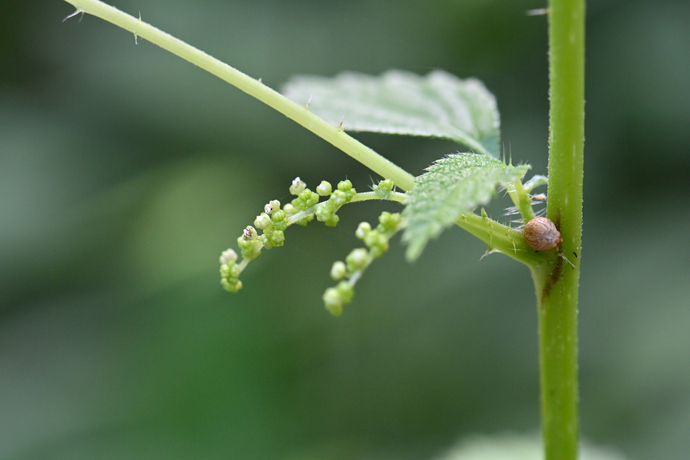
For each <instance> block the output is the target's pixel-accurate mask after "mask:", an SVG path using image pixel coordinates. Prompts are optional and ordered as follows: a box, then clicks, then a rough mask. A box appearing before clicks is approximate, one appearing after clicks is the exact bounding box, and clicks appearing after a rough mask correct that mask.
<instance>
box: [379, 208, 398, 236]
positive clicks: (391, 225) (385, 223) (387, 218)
mask: <svg viewBox="0 0 690 460" xmlns="http://www.w3.org/2000/svg"><path fill="white" fill-rule="evenodd" d="M401 222H402V216H401V215H400V213H397V212H396V213H393V214H391V213H390V212H386V211H384V212H382V213H381V215H380V216H379V223H380V224H381V226H382V227H383V229H384V232H387V231H390V230H397V229H398V227H399V226H400V223H401Z"/></svg>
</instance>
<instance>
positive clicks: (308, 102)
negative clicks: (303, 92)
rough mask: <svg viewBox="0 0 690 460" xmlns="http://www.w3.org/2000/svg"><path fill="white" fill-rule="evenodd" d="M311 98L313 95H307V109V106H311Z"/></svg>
mask: <svg viewBox="0 0 690 460" xmlns="http://www.w3.org/2000/svg"><path fill="white" fill-rule="evenodd" d="M312 96H313V94H310V95H309V100H308V101H307V109H308V108H309V104H311V98H312ZM341 125H342V122H341Z"/></svg>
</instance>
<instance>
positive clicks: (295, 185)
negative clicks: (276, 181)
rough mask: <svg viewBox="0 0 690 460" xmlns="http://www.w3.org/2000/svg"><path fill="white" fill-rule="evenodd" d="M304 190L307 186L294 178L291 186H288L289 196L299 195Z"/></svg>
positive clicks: (297, 178)
mask: <svg viewBox="0 0 690 460" xmlns="http://www.w3.org/2000/svg"><path fill="white" fill-rule="evenodd" d="M306 188H307V184H306V183H305V182H304V181H303V180H302V179H300V178H299V177H295V180H293V181H292V185H291V186H290V194H291V195H299V194H300V193H301V192H302V191H304V189H306Z"/></svg>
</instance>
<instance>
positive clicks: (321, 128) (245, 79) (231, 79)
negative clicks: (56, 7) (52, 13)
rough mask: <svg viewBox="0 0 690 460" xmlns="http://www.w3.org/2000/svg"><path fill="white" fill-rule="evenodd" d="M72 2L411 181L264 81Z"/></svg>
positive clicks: (112, 12)
mask: <svg viewBox="0 0 690 460" xmlns="http://www.w3.org/2000/svg"><path fill="white" fill-rule="evenodd" d="M65 1H66V2H67V3H70V4H71V5H73V6H74V7H75V8H76V9H77V11H79V12H84V13H87V14H91V15H93V16H96V17H99V18H101V19H103V20H105V21H108V22H110V23H112V24H114V25H116V26H118V27H121V28H123V29H125V30H128V31H130V32H131V33H133V34H134V35H135V36H136V37H140V38H143V39H145V40H147V41H149V42H151V43H153V44H156V45H158V46H160V47H161V48H163V49H165V50H167V51H170V52H171V53H173V54H176V55H177V56H179V57H181V58H182V59H185V60H187V61H189V62H191V63H192V64H194V65H196V66H199V67H201V68H202V69H204V70H206V71H207V72H210V73H212V74H213V75H215V76H217V77H218V78H221V79H222V80H225V81H226V82H228V83H230V84H231V85H233V86H236V87H237V88H239V89H241V90H242V91H244V92H245V93H247V94H249V95H250V96H252V97H255V98H256V99H258V100H260V101H261V102H263V103H265V104H266V105H268V106H270V107H272V108H274V109H275V110H277V111H278V112H280V113H282V114H283V115H285V116H286V117H288V118H290V119H292V120H294V121H295V122H297V123H299V124H300V125H302V126H304V127H305V128H307V129H308V130H309V131H311V132H313V133H314V134H316V135H317V136H319V137H321V138H323V139H324V140H325V141H327V142H329V143H331V144H333V145H334V146H335V147H337V148H339V149H340V150H342V151H343V152H345V153H347V154H348V155H350V156H351V157H352V158H354V159H355V160H357V161H359V162H360V163H362V164H363V165H365V166H367V167H368V168H369V169H371V170H372V171H374V172H376V173H377V174H380V175H381V176H382V177H385V178H386V179H390V180H392V181H393V182H394V183H395V185H396V186H397V187H399V188H401V189H403V190H409V189H410V188H411V187H412V185H413V176H412V175H411V174H410V173H408V172H407V171H405V170H404V169H402V168H400V167H399V166H396V165H395V164H393V163H392V162H390V161H389V160H387V159H385V158H384V157H382V156H381V155H379V154H378V153H376V152H374V151H373V150H372V149H370V148H369V147H367V146H365V145H363V144H361V143H360V142H359V141H357V140H356V139H354V138H353V137H350V136H349V135H347V134H346V133H345V132H344V131H343V130H342V129H341V128H340V127H338V126H333V125H330V124H328V123H327V122H326V121H324V120H322V119H321V118H319V117H317V116H316V115H314V114H313V113H311V112H310V111H309V109H308V108H307V107H306V103H307V101H304V103H305V105H304V106H301V105H299V104H296V103H294V102H292V101H290V100H289V99H287V98H286V97H285V96H283V95H282V94H280V93H278V92H277V91H275V90H273V89H271V88H269V87H268V86H266V85H264V84H263V83H262V82H261V80H256V79H254V78H251V77H249V76H248V75H246V74H244V73H242V72H240V71H239V70H237V69H235V68H233V67H231V66H229V65H227V64H225V63H223V62H221V61H219V60H218V59H216V58H214V57H212V56H209V55H208V54H206V53H204V52H203V51H200V50H198V49H196V48H194V47H193V46H190V45H188V44H186V43H185V42H183V41H182V40H179V39H177V38H175V37H173V36H171V35H169V34H167V33H165V32H163V31H161V30H159V29H157V28H155V27H153V26H151V25H149V24H147V23H145V22H143V21H141V19H139V18H135V17H133V16H130V15H128V14H126V13H123V12H122V11H120V10H118V9H116V8H114V7H112V6H110V5H107V4H105V3H103V2H100V1H98V0H65Z"/></svg>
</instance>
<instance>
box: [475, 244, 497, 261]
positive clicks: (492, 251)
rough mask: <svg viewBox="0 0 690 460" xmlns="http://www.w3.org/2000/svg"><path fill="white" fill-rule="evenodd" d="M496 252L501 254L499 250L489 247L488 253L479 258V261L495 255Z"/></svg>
mask: <svg viewBox="0 0 690 460" xmlns="http://www.w3.org/2000/svg"><path fill="white" fill-rule="evenodd" d="M496 252H501V251H499V250H498V249H490V248H488V247H487V248H486V252H485V253H484V254H482V256H481V257H480V258H479V260H480V261H481V260H482V259H483V258H484V257H486V256H488V255H489V254H494V253H496Z"/></svg>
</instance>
